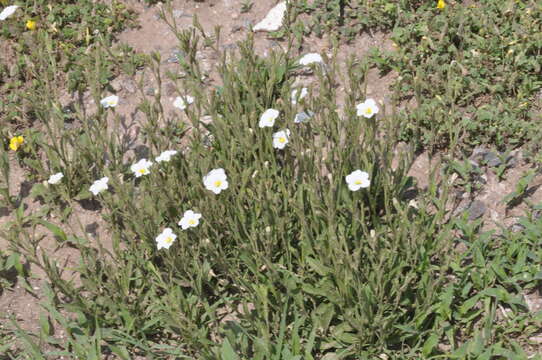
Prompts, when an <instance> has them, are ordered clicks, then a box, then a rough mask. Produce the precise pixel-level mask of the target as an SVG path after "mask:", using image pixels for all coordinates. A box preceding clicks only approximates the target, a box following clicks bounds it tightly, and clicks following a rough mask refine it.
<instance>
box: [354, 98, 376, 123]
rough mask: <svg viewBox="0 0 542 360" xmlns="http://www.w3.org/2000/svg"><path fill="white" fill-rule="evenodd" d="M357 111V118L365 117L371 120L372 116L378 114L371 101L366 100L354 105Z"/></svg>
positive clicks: (373, 102) (374, 104) (374, 103)
mask: <svg viewBox="0 0 542 360" xmlns="http://www.w3.org/2000/svg"><path fill="white" fill-rule="evenodd" d="M356 109H357V110H358V116H365V117H366V118H371V117H373V115H375V114H378V106H377V105H376V102H375V101H374V100H373V99H367V100H365V101H364V102H362V103H361V104H358V105H356Z"/></svg>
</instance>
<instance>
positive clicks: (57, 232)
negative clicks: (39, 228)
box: [38, 220, 68, 242]
mask: <svg viewBox="0 0 542 360" xmlns="http://www.w3.org/2000/svg"><path fill="white" fill-rule="evenodd" d="M38 222H39V223H40V224H41V225H43V226H45V227H46V228H47V229H49V230H50V231H51V232H52V233H53V235H54V236H55V238H56V239H57V240H58V241H61V242H65V241H66V240H68V236H67V235H66V233H65V232H64V231H63V230H62V229H61V228H60V227H58V226H56V225H55V224H52V223H50V222H48V221H45V220H40V221H38Z"/></svg>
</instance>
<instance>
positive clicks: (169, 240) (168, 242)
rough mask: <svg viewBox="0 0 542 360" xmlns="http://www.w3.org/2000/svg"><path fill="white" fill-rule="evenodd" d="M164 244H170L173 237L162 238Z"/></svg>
mask: <svg viewBox="0 0 542 360" xmlns="http://www.w3.org/2000/svg"><path fill="white" fill-rule="evenodd" d="M164 242H165V243H166V244H171V243H172V242H173V238H172V237H171V236H168V237H167V238H166V240H164Z"/></svg>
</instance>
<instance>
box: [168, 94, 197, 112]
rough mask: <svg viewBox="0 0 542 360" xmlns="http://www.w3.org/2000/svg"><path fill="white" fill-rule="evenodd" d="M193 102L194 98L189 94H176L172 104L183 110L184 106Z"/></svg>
mask: <svg viewBox="0 0 542 360" xmlns="http://www.w3.org/2000/svg"><path fill="white" fill-rule="evenodd" d="M193 102H194V98H193V97H192V96H190V95H186V96H184V97H180V96H177V97H176V98H175V101H173V106H175V107H176V108H177V109H179V110H184V109H186V107H187V106H188V105H190V104H192V103H193Z"/></svg>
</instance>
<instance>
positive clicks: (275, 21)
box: [253, 1, 286, 31]
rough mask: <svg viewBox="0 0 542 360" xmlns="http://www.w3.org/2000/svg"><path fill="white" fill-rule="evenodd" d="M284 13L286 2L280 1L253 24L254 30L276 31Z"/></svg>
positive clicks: (280, 24)
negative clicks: (260, 19)
mask: <svg viewBox="0 0 542 360" xmlns="http://www.w3.org/2000/svg"><path fill="white" fill-rule="evenodd" d="M284 15H286V2H284V1H283V2H280V3H278V4H277V5H275V7H274V8H272V9H271V10H269V12H268V13H267V15H266V16H265V18H264V19H263V20H262V21H260V22H259V23H257V24H256V26H254V28H253V30H254V31H277V30H278V29H280V27H281V26H282V21H283V20H284Z"/></svg>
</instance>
